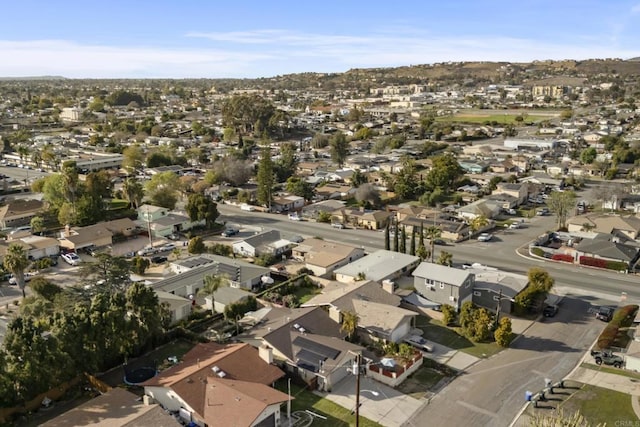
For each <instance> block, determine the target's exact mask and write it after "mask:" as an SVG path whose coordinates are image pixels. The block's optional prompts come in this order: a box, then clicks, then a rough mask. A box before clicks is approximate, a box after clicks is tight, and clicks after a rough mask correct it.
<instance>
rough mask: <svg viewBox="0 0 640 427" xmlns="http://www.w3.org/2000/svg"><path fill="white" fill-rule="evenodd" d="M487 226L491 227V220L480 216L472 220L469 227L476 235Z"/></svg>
mask: <svg viewBox="0 0 640 427" xmlns="http://www.w3.org/2000/svg"><path fill="white" fill-rule="evenodd" d="M487 225H489V220H488V219H487V217H486V216H484V215H480V216H477V217H475V218H473V219H472V220H471V223H470V224H469V227H470V228H471V231H473V232H474V233H475V232H476V231H478V230H480V229H482V228H483V227H486V226H487Z"/></svg>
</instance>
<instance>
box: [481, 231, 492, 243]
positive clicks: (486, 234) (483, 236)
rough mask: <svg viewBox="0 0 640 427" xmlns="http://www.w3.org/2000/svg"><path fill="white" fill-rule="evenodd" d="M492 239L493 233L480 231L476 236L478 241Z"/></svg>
mask: <svg viewBox="0 0 640 427" xmlns="http://www.w3.org/2000/svg"><path fill="white" fill-rule="evenodd" d="M491 239H493V234H491V233H482V234H480V235H479V236H478V242H489V241H491Z"/></svg>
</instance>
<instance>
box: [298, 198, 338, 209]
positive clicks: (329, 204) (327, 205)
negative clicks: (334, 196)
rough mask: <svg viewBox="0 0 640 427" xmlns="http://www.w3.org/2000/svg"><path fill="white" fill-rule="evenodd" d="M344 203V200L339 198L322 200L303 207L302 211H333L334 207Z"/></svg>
mask: <svg viewBox="0 0 640 427" xmlns="http://www.w3.org/2000/svg"><path fill="white" fill-rule="evenodd" d="M344 203H345V202H343V201H340V200H323V201H321V202H317V203H313V204H311V205H307V206H305V207H303V208H302V212H319V211H323V212H333V211H335V210H336V209H340V208H341V207H343V206H344Z"/></svg>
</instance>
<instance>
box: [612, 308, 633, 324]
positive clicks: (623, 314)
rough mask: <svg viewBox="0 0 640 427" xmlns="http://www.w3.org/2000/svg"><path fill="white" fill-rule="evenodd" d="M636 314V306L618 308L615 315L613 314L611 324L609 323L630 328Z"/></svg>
mask: <svg viewBox="0 0 640 427" xmlns="http://www.w3.org/2000/svg"><path fill="white" fill-rule="evenodd" d="M637 312H638V306H637V305H625V306H624V307H620V308H618V309H617V310H616V311H615V313H613V317H612V318H611V322H609V323H613V324H614V325H616V326H618V327H628V326H631V324H632V323H633V319H634V317H635V316H636V313H637Z"/></svg>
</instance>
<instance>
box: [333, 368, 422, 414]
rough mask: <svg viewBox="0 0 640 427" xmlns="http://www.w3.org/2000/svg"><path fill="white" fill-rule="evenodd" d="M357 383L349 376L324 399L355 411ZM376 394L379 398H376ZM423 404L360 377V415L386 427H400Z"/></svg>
mask: <svg viewBox="0 0 640 427" xmlns="http://www.w3.org/2000/svg"><path fill="white" fill-rule="evenodd" d="M355 391H356V379H355V377H354V376H353V375H349V376H348V377H346V378H345V379H343V380H342V381H340V382H339V383H338V384H337V385H335V386H334V387H333V390H332V392H331V393H321V395H322V396H323V397H326V398H327V399H329V400H331V401H332V402H334V403H336V404H338V405H340V406H342V407H343V408H347V409H349V410H350V411H353V410H354V409H355V406H356V397H355ZM376 394H377V396H376ZM423 403H424V402H423V401H421V400H418V399H414V398H413V397H410V396H407V395H406V394H402V393H400V392H399V391H396V390H394V389H393V388H391V387H388V386H386V385H384V384H381V383H379V382H377V381H374V380H372V379H370V378H368V377H365V376H361V377H360V415H361V416H363V417H365V418H368V419H370V420H371V421H375V422H377V423H378V424H381V425H383V426H386V427H399V426H402V425H403V424H404V423H406V422H407V421H408V420H409V419H410V418H411V416H412V415H413V414H414V413H415V412H416V411H417V410H418V409H420V407H421V406H422V405H423Z"/></svg>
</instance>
